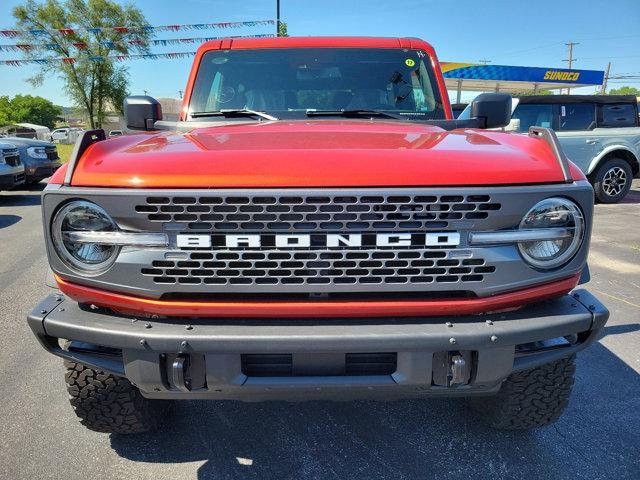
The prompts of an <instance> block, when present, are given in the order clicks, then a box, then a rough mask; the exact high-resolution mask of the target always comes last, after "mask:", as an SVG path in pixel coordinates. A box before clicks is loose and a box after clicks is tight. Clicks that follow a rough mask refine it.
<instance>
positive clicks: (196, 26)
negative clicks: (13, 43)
mask: <svg viewBox="0 0 640 480" xmlns="http://www.w3.org/2000/svg"><path fill="white" fill-rule="evenodd" d="M264 25H275V20H253V21H248V22H217V23H187V24H175V25H158V26H152V25H145V26H143V27H139V28H135V27H95V28H84V27H75V28H55V29H46V28H39V29H33V30H13V29H11V30H0V36H1V37H8V38H16V37H24V36H33V37H40V36H47V35H62V36H70V35H75V34H76V33H79V32H89V33H102V32H118V33H129V32H138V31H145V32H150V33H155V32H178V31H181V30H210V29H214V28H242V27H258V26H264Z"/></svg>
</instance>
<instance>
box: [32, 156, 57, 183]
mask: <svg viewBox="0 0 640 480" xmlns="http://www.w3.org/2000/svg"><path fill="white" fill-rule="evenodd" d="M61 166H62V164H61V163H60V162H58V161H56V162H52V163H46V164H44V165H42V164H38V166H37V167H35V168H34V169H33V170H32V169H31V168H27V169H26V174H27V178H26V181H27V182H29V183H32V182H39V181H40V180H43V179H45V178H48V177H50V176H51V175H53V174H54V173H56V170H58V169H59V168H60V167H61Z"/></svg>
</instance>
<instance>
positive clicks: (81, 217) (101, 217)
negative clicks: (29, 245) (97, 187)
mask: <svg viewBox="0 0 640 480" xmlns="http://www.w3.org/2000/svg"><path fill="white" fill-rule="evenodd" d="M117 230H118V226H117V225H116V223H115V222H114V221H113V219H112V218H111V217H110V216H109V215H108V214H107V212H105V211H104V210H103V209H102V208H101V207H99V206H98V205H96V204H95V203H91V202H87V201H84V200H75V201H72V202H69V203H67V204H66V205H64V206H63V207H62V208H61V209H60V210H58V212H57V213H56V215H55V217H54V219H53V223H52V225H51V236H52V238H53V244H54V246H55V249H56V252H57V253H58V255H59V256H60V258H61V259H62V260H63V261H64V262H65V263H66V264H67V266H69V267H70V268H72V269H73V270H76V271H78V272H79V273H82V274H89V275H90V274H93V275H96V274H99V273H102V272H104V271H105V270H107V269H108V268H109V267H110V266H111V264H113V262H114V261H115V259H116V257H117V256H118V252H119V250H120V248H119V247H117V246H114V245H99V244H93V243H72V242H70V241H69V238H68V234H69V232H73V231H84V232H113V231H117Z"/></svg>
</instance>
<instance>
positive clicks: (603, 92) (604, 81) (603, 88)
mask: <svg viewBox="0 0 640 480" xmlns="http://www.w3.org/2000/svg"><path fill="white" fill-rule="evenodd" d="M610 70H611V62H609V63H608V64H607V71H606V72H605V74H604V80H603V81H602V90H600V93H601V94H602V95H606V93H607V81H608V80H609V71H610Z"/></svg>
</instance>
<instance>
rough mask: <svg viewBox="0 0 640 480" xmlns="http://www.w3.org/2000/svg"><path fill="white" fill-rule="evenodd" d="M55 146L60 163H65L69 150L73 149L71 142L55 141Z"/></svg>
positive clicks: (69, 153) (67, 159)
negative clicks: (66, 143) (67, 143)
mask: <svg viewBox="0 0 640 480" xmlns="http://www.w3.org/2000/svg"><path fill="white" fill-rule="evenodd" d="M56 147H57V148H58V156H59V157H60V160H61V161H62V163H67V162H68V161H69V156H70V155H71V151H72V150H73V144H71V145H65V144H64V143H57V144H56Z"/></svg>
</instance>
